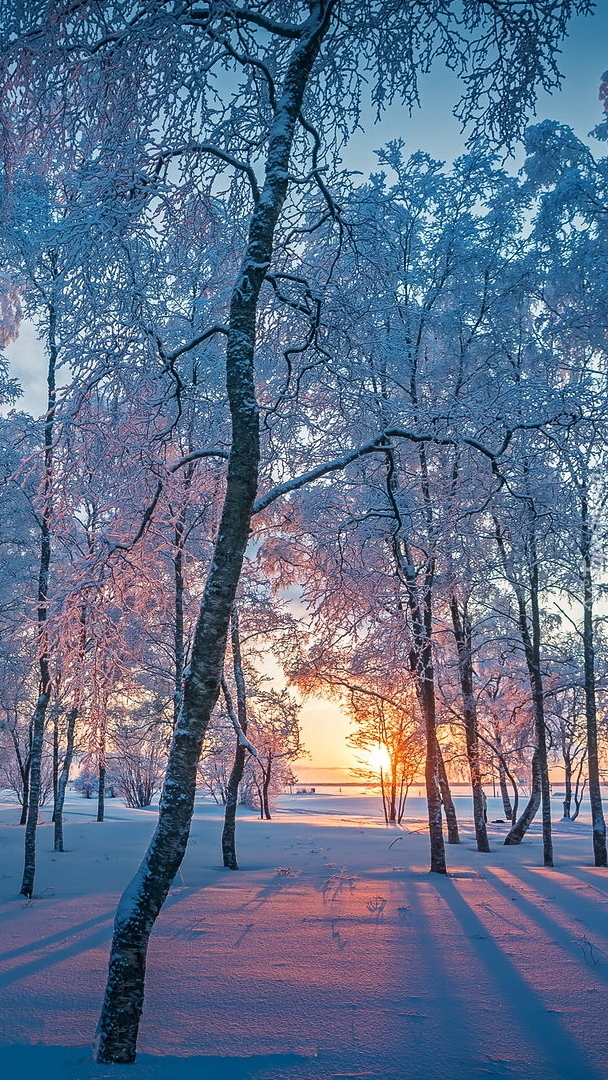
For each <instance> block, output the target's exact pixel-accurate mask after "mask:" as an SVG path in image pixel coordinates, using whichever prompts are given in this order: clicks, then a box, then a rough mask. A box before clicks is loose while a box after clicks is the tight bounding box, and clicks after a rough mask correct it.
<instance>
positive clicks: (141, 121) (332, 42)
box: [1, 0, 590, 1062]
mask: <svg viewBox="0 0 608 1080" xmlns="http://www.w3.org/2000/svg"><path fill="white" fill-rule="evenodd" d="M589 7H590V5H589V4H588V3H587V2H586V0H571V2H568V0H562V2H556V0H543V2H541V3H535V4H523V5H522V6H521V8H517V9H513V6H512V4H511V3H508V2H506V0H493V2H492V3H489V2H488V3H483V4H479V3H478V2H477V0H465V2H464V4H463V5H461V7H459V9H458V17H456V14H455V11H454V10H453V5H452V3H451V2H450V0H432V2H431V3H430V4H426V3H425V4H422V3H420V4H418V3H417V4H414V5H405V6H404V5H403V4H402V3H401V2H396V0H394V2H391V3H388V4H387V3H383V4H382V5H380V4H376V3H375V2H374V3H372V4H371V6H370V4H368V3H365V4H364V3H361V2H360V0H349V2H345V3H343V4H341V5H338V4H337V3H336V2H335V0H312V2H311V3H310V5H304V4H298V5H297V8H296V10H295V11H294V9H293V6H292V5H289V6H286V5H285V4H283V3H281V2H279V0H277V2H276V3H275V4H273V5H271V6H270V7H269V6H268V5H267V4H257V3H252V4H250V5H248V6H247V7H246V8H240V7H237V6H235V5H233V4H232V3H211V4H201V5H196V4H195V5H192V4H186V5H181V4H174V3H165V2H162V0H147V2H146V3H144V4H143V5H142V6H141V7H140V8H138V9H136V10H133V8H132V5H131V4H130V3H127V2H118V3H117V4H115V5H113V6H112V8H111V9H106V8H103V9H102V8H100V6H99V5H98V4H96V3H91V2H87V0H84V2H83V3H82V4H80V5H78V8H77V10H75V9H74V8H73V5H71V4H68V5H66V7H65V8H59V9H58V8H57V6H56V5H55V4H52V5H47V4H46V3H37V4H35V5H34V6H33V7H32V8H28V10H27V11H26V10H25V9H24V8H23V5H22V4H21V3H20V2H17V0H14V2H11V3H9V4H8V6H7V11H6V14H5V24H4V25H5V31H6V33H5V36H4V50H3V74H2V106H1V107H2V111H3V119H4V121H5V124H4V128H5V130H6V131H7V132H8V131H11V129H12V130H13V131H14V132H15V133H14V134H12V135H11V140H10V150H12V151H13V152H18V150H19V148H20V146H22V145H23V138H24V136H23V131H24V126H20V125H19V124H18V123H17V124H16V125H15V122H14V119H13V122H12V123H11V124H10V125H9V124H8V123H7V122H6V118H7V114H8V112H9V111H10V112H11V113H13V114H17V115H18V114H19V107H20V103H21V101H20V87H21V86H23V84H24V80H25V81H27V85H28V86H29V87H30V88H33V90H34V91H36V89H38V91H39V97H38V103H39V104H38V108H37V110H36V123H37V124H38V125H40V126H48V124H49V122H50V123H51V125H52V126H53V127H54V128H55V130H56V135H57V144H58V146H59V147H61V146H65V147H66V149H68V150H69V151H70V152H72V153H76V154H78V155H83V156H85V157H86V158H87V160H88V161H89V162H90V181H91V183H90V192H91V197H92V198H94V199H97V200H98V205H99V207H100V214H103V213H109V214H114V215H115V214H117V213H118V215H119V216H120V215H121V214H123V213H124V214H125V215H129V214H132V213H133V208H134V207H137V206H143V205H144V204H146V203H148V204H149V203H150V201H151V200H152V199H153V198H154V197H155V195H156V194H157V192H158V196H159V197H160V196H161V195H162V196H163V197H165V198H166V192H165V191H162V190H159V183H161V182H164V183H169V184H170V182H171V176H172V174H173V171H174V170H175V169H177V170H179V171H181V175H182V176H185V175H188V176H189V177H192V178H195V179H196V180H197V181H198V183H199V184H201V185H202V187H203V188H204V187H205V186H206V185H208V184H210V183H211V184H212V183H214V182H216V181H217V180H218V179H219V178H221V177H222V176H223V175H225V174H226V173H228V176H229V180H228V183H229V185H230V187H231V190H232V191H233V193H234V198H235V200H236V204H237V205H240V207H241V210H242V213H243V214H244V215H245V216H246V218H247V226H246V229H245V237H244V241H243V247H242V260H241V265H240V270H239V272H238V274H237V276H236V278H235V281H234V287H233V290H232V293H231V296H230V301H229V304H228V305H227V311H226V323H225V325H224V326H223V327H222V329H221V331H220V332H221V334H222V335H223V336H224V337H225V339H226V353H225V360H226V392H227V397H228V402H229V409H230V420H231V436H230V454H229V460H228V468H227V475H226V488H225V495H224V502H223V507H222V512H221V519H220V524H219V527H218V532H217V536H216V540H215V545H214V551H213V557H212V560H211V566H210V570H209V574H208V577H207V581H206V585H205V589H204V593H203V599H202V604H201V609H200V614H199V618H198V620H197V623H196V627H195V631H194V637H193V646H192V651H191V657H190V665H189V670H188V672H187V674H186V676H185V680H184V691H183V700H182V703H181V709H180V715H179V719H178V721H177V724H176V726H175V731H174V736H173V743H172V748H171V753H170V757H169V764H168V768H167V775H166V780H165V785H164V789H163V795H162V801H161V809H160V816H159V823H158V827H157V830H156V832H155V835H154V837H153V840H152V842H151V845H150V848H149V850H148V852H147V854H146V855H145V857H144V860H143V862H142V865H141V867H140V869H139V871H138V872H137V874H136V876H135V878H134V880H133V882H132V883H131V884H130V885H129V886H128V888H127V890H126V891H125V894H124V895H123V898H122V900H121V903H120V905H119V909H118V912H117V917H116V922H115V928H114V937H113V943H112V952H111V958H110V971H109V978H108V984H107V988H106V997H105V1002H104V1007H103V1011H102V1016H101V1020H100V1029H99V1030H100V1039H99V1050H98V1059H99V1061H102V1062H130V1061H133V1059H134V1057H135V1047H136V1038H137V1030H138V1025H139V1017H140V1014H141V1009H142V1005H143V985H144V973H145V960H146V951H147V943H148V938H149V935H150V932H151V929H152V927H153V924H154V921H155V919H156V917H157V915H158V912H159V911H160V908H161V906H162V904H163V902H164V900H165V898H166V895H167V893H168V890H169V888H170V885H171V882H172V880H173V878H174V875H175V873H176V871H177V869H178V867H179V865H180V863H181V860H182V858H183V854H184V850H185V847H186V843H187V838H188V831H189V825H190V819H191V815H192V810H193V799H194V787H195V777H196V764H197V759H198V755H199V753H200V747H201V743H202V739H203V737H204V734H205V730H206V727H207V724H208V721H209V717H210V715H211V711H212V709H213V707H214V705H215V702H216V699H217V696H218V693H219V687H220V680H221V673H222V663H223V654H224V649H225V644H226V637H227V633H228V627H229V621H230V612H231V609H232V605H233V602H234V597H235V592H236V587H237V584H238V577H239V573H240V568H241V564H242V560H243V555H244V551H245V546H246V544H247V540H248V535H249V528H250V518H251V512H252V509H253V506H254V500H255V498H256V493H257V475H258V461H259V450H260V446H259V433H258V408H257V400H256V388H255V381H254V369H253V360H254V354H255V338H256V321H257V318H258V310H259V301H260V292H261V288H262V285H263V283H264V280H265V278H266V277H267V275H268V273H269V270H270V265H271V260H272V254H273V242H274V238H275V233H276V230H277V226H278V223H279V218H280V216H281V212H282V211H283V213H285V203H286V198H287V195H288V189H289V187H290V184H291V183H292V177H293V176H294V170H299V172H298V175H297V180H298V181H302V182H308V183H310V184H312V185H313V186H316V188H317V189H318V191H319V196H320V199H321V200H323V201H324V204H325V208H326V212H329V213H330V215H331V217H332V218H333V219H334V220H336V219H337V218H338V211H337V209H336V204H335V201H334V200H333V199H332V198H331V195H330V194H329V191H328V189H327V186H326V183H325V180H324V176H323V168H324V163H325V162H324V154H325V147H327V148H328V150H329V152H330V153H331V151H332V150H333V149H334V148H335V146H336V144H339V143H340V141H341V140H342V139H343V138H344V137H345V136H346V134H347V133H348V130H349V129H350V128H351V127H352V125H353V123H354V122H356V121H357V120H358V117H359V102H360V87H361V84H362V80H363V78H364V77H365V79H366V80H368V81H370V82H371V85H372V99H373V102H374V104H375V106H376V107H377V108H378V110H379V111H380V110H381V109H382V108H383V106H384V105H385V104H387V103H388V102H390V101H392V100H393V98H395V96H399V97H400V98H401V99H402V100H405V102H406V103H408V102H413V101H415V99H416V94H417V86H416V75H417V72H418V71H420V70H425V69H428V67H429V66H430V64H431V62H432V61H433V60H434V59H435V58H436V57H438V56H442V57H444V58H445V59H447V62H448V63H449V65H450V67H452V68H454V69H456V70H457V71H458V72H459V73H462V74H466V76H467V82H466V84H465V85H466V90H465V93H464V95H463V100H462V102H461V103H460V106H459V107H458V109H457V112H458V115H460V116H461V118H463V119H466V120H468V121H470V123H471V126H472V130H473V132H475V131H479V130H480V129H481V128H483V127H485V128H486V129H488V130H489V131H490V132H491V133H492V134H494V135H495V136H497V137H499V138H500V137H504V136H505V135H506V136H507V137H508V135H510V134H512V132H513V131H514V130H516V128H517V126H518V124H519V125H521V122H522V120H523V117H524V115H525V111H526V109H527V108H528V107H529V105H530V104H531V103H532V101H533V94H534V84H535V83H536V82H537V81H538V80H539V79H540V80H541V81H543V82H544V83H545V84H546V85H547V86H551V85H555V84H556V83H557V82H558V81H559V76H558V72H557V68H556V64H555V59H554V54H555V47H556V44H557V41H558V40H559V39H560V37H561V36H562V35H563V34H564V33H565V31H566V26H567V21H568V18H569V16H570V15H571V14H572V13H573V12H574V11H586V10H589ZM324 43H327V46H326V47H324ZM395 43H398V47H397V48H396V47H395ZM201 56H203V57H204V62H203V64H202V65H201V63H200V59H201ZM216 72H217V73H218V74H219V76H220V80H219V85H220V86H224V85H225V83H226V80H230V79H233V80H234V83H233V87H234V89H233V90H232V92H230V91H229V92H228V93H227V94H226V99H225V102H222V101H221V100H220V97H219V94H218V92H217V89H216V87H217V86H218V83H216V82H215V79H214V76H215V74H216ZM43 91H44V92H43ZM101 112H102V113H103V124H102V125H101V126H102V127H103V129H104V135H103V138H99V136H98V141H97V142H96V143H95V142H94V141H93V142H92V141H91V130H90V129H88V130H87V128H86V122H85V121H86V117H87V116H88V115H90V114H95V113H97V114H100V113H101ZM30 124H31V118H30V117H29V116H28V122H27V130H28V131H29V128H30ZM152 132H153V133H154V135H153V137H151V135H150V133H152ZM20 139H21V140H22V141H21V143H20ZM117 162H118V165H117ZM110 163H111V166H112V167H111V168H110V169H109V170H107V168H106V167H107V166H108V165H109V164H110ZM119 166H120V167H119ZM257 169H260V171H261V172H263V175H262V177H261V180H258V176H257V174H256V170H257ZM293 187H294V190H295V192H296V193H297V189H298V184H295V185H293ZM296 202H297V199H296ZM212 332H213V328H212V327H206V328H202V330H201V334H211V333H212ZM200 339H201V335H199V337H198V341H199V342H200ZM187 344H188V343H183V344H180V346H179V347H178V348H175V347H174V348H173V349H171V347H170V346H169V347H168V348H167V347H165V346H163V352H164V355H165V356H166V358H167V363H168V364H169V365H171V364H172V363H174V362H175V360H176V359H177V357H178V355H180V354H183V352H184V348H185V346H186V345H187Z"/></svg>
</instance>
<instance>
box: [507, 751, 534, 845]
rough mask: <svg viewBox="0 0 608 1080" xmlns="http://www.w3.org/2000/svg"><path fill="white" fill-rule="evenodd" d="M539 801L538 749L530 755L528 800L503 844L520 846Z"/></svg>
mask: <svg viewBox="0 0 608 1080" xmlns="http://www.w3.org/2000/svg"><path fill="white" fill-rule="evenodd" d="M540 801H541V783H540V765H539V755H538V748H537V749H536V750H535V751H534V753H533V755H532V783H531V786H530V798H529V799H528V802H527V804H526V806H525V807H524V810H523V812H522V815H521V817H520V818H519V821H517V822H516V823H515V825H513V826H512V827H511V829H510V830H509V832H508V833H507V835H506V837H505V844H506V845H507V846H510V845H513V844H521V841H522V840H523V838H524V836H525V834H526V833H527V831H528V829H529V828H530V825H531V824H532V822H533V821H534V818H535V817H536V815H537V813H538V808H539V806H540Z"/></svg>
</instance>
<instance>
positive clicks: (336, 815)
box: [0, 795, 608, 1080]
mask: <svg viewBox="0 0 608 1080" xmlns="http://www.w3.org/2000/svg"><path fill="white" fill-rule="evenodd" d="M488 802H489V816H490V818H493V817H494V818H498V817H499V815H500V810H499V803H498V800H493V799H489V800H488ZM456 803H457V809H458V811H459V815H460V817H461V819H462V835H463V843H462V844H461V845H460V846H459V847H451V848H448V860H449V874H448V876H447V877H445V878H444V877H442V876H440V875H433V874H430V873H429V872H428V835H427V829H426V827H425V824H424V803H423V800H422V799H411V800H410V801H409V803H408V810H409V814H410V816H409V817H408V818H407V820H406V822H405V827H404V828H403V829H396V828H386V827H385V826H384V824H383V823H382V822H381V820H380V813H379V806H378V800H377V799H376V798H375V797H373V796H366V797H364V796H361V797H356V798H350V797H342V796H338V795H334V796H330V795H299V796H290V797H284V798H283V801H282V804H281V809H280V810H279V811H278V812H277V815H276V819H275V820H273V821H271V822H264V821H260V820H258V819H257V818H256V817H254V816H253V814H250V813H249V812H247V811H243V812H242V816H241V818H240V819H239V822H238V826H237V839H238V848H239V862H240V864H241V866H242V870H241V871H239V872H238V873H234V872H231V871H228V870H224V869H223V868H221V866H220V861H221V855H220V835H221V825H222V817H221V808H219V807H216V806H215V805H211V804H210V803H207V802H206V801H204V800H202V801H197V806H196V813H195V817H194V820H193V827H192V833H191V840H190V844H189V847H188V852H187V855H186V859H185V860H184V864H183V867H182V872H181V874H179V875H178V876H177V878H176V880H175V882H174V886H173V888H172V890H171V893H170V895H169V898H168V900H167V903H166V905H165V907H164V908H163V911H162V913H161V915H160V917H159V919H158V922H157V924H156V926H155V929H154V932H153V935H152V939H151V946H150V952H149V958H148V975H147V987H146V1000H145V1005H144V1015H143V1021H142V1027H141V1032H140V1054H139V1056H138V1059H137V1062H136V1064H135V1065H129V1066H116V1065H113V1066H107V1065H97V1064H95V1063H94V1061H93V1058H92V1050H91V1044H92V1040H93V1035H94V1030H95V1025H96V1022H97V1017H98V1013H99V1008H100V1004H101V999H102V994H103V989H104V984H105V978H106V965H107V958H108V945H109V939H110V933H111V927H112V920H113V917H114V912H115V910H116V904H117V901H118V898H119V895H120V892H121V890H122V889H123V888H124V886H125V884H126V882H127V881H128V879H129V877H130V876H131V875H132V874H133V873H134V871H135V870H136V867H137V864H138V862H139V860H140V858H141V854H142V851H143V849H144V847H145V845H146V843H147V841H148V840H149V838H150V835H151V833H152V830H153V828H154V826H155V824H156V813H155V811H154V810H139V811H138V810H128V809H125V808H124V807H123V806H122V804H121V803H119V802H118V800H112V801H111V802H110V804H109V806H108V820H107V821H105V822H104V823H102V824H99V823H97V822H96V821H94V820H93V811H94V806H95V804H94V802H93V801H91V802H89V801H87V800H83V799H80V798H76V796H74V795H70V796H69V797H68V803H67V806H66V827H65V839H66V852H65V853H63V854H58V853H54V852H53V851H52V850H51V849H52V843H53V833H52V826H51V825H50V824H48V823H47V824H44V825H43V826H42V827H41V828H40V831H39V839H38V847H39V853H38V877H37V891H36V894H35V897H34V898H33V900H31V901H26V900H25V899H24V898H23V897H19V896H18V895H17V894H18V890H19V880H20V873H21V860H22V846H23V829H22V828H19V827H18V826H17V824H16V822H17V818H18V814H17V810H16V808H15V806H14V804H13V805H11V804H8V803H4V804H1V805H0V820H1V821H2V825H1V826H0V852H1V854H2V895H1V897H0V903H1V907H2V927H3V931H2V942H1V946H0V950H1V951H0V987H1V990H2V1009H1V1010H0V1061H1V1062H2V1076H3V1077H6V1078H7V1080H13V1078H14V1080H17V1078H19V1080H34V1078H39V1077H41V1078H43V1080H107V1078H110V1077H111V1078H113V1080H195V1078H196V1080H283V1078H285V1080H291V1078H299V1080H351V1078H354V1077H357V1078H362V1077H365V1078H376V1080H405V1078H407V1080H434V1078H436V1077H442V1078H445V1080H487V1078H488V1077H496V1078H503V1080H573V1078H575V1077H576V1080H606V1078H608V1063H607V1061H606V1053H605V1049H606V1044H605V1000H606V989H607V984H608V919H607V918H606V915H607V912H608V874H607V872H606V871H605V870H601V869H596V868H594V867H593V866H592V858H591V837H590V825H589V822H588V818H587V819H586V820H581V821H577V822H576V823H575V824H571V823H567V824H566V823H557V822H556V823H555V848H556V868H555V869H554V870H546V869H543V868H542V866H541V863H542V844H541V837H540V831H539V828H540V827H539V826H536V825H534V826H533V827H532V829H531V830H530V833H529V834H528V835H527V836H526V838H525V841H524V843H522V844H521V845H520V846H519V847H515V848H513V847H510V848H505V847H504V846H502V839H503V838H504V835H505V834H506V831H507V825H506V824H504V823H491V824H490V826H489V833H490V840H491V844H492V849H493V850H492V853H491V854H489V855H481V854H479V853H478V852H477V851H476V850H475V845H474V838H473V828H472V822H471V820H470V819H471V814H472V808H471V803H470V800H469V799H464V798H462V799H456ZM556 805H557V803H556ZM42 816H43V819H45V820H46V821H48V817H49V813H48V811H47V810H45V811H43V813H42Z"/></svg>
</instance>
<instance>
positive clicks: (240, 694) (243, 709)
mask: <svg viewBox="0 0 608 1080" xmlns="http://www.w3.org/2000/svg"><path fill="white" fill-rule="evenodd" d="M230 639H231V643H232V666H233V670H234V682H235V685H236V709H237V720H238V725H239V727H240V729H241V731H242V732H243V735H246V734H247V698H246V694H245V677H244V674H243V661H242V657H241V640H240V635H239V618H238V611H237V608H236V605H235V606H234V607H233V608H232V614H231V617H230ZM246 755H247V748H246V747H245V746H243V744H242V742H241V739H240V738H237V743H236V750H235V752H234V761H233V763H232V769H231V770H230V776H229V777H228V783H227V785H226V809H225V812H224V828H223V830H222V857H223V860H224V866H225V867H226V868H227V869H228V870H238V868H239V865H238V862H237V857H236V808H237V804H238V798H239V784H240V783H241V780H242V779H243V773H244V771H245V758H246Z"/></svg>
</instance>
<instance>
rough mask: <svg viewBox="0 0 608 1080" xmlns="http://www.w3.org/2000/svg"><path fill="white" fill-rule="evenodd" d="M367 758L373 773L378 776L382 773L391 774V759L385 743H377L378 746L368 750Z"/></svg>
mask: <svg viewBox="0 0 608 1080" xmlns="http://www.w3.org/2000/svg"><path fill="white" fill-rule="evenodd" d="M366 756H367V764H368V765H369V768H370V769H372V770H373V772H375V773H377V774H378V775H379V774H380V773H381V772H383V773H387V772H390V768H391V759H390V755H389V752H388V750H387V748H386V746H385V745H384V743H377V744H376V746H372V747H371V748H370V749H369V750H366Z"/></svg>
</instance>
